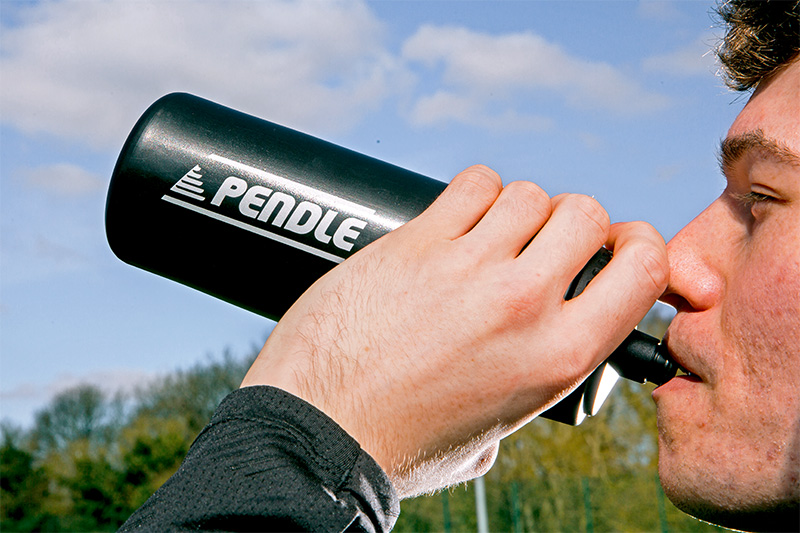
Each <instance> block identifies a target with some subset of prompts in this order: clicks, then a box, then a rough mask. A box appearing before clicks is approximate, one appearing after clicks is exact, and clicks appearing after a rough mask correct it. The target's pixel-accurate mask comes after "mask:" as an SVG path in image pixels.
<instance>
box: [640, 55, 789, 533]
mask: <svg viewBox="0 0 800 533" xmlns="http://www.w3.org/2000/svg"><path fill="white" fill-rule="evenodd" d="M722 166H723V170H724V172H725V175H726V178H727V187H726V189H725V191H724V192H723V193H722V195H721V196H720V197H719V198H718V199H717V200H716V201H715V202H714V203H712V204H711V205H710V206H709V207H708V208H707V209H706V210H705V211H704V212H703V213H701V214H700V215H699V216H698V217H697V218H696V219H695V220H694V221H692V222H691V223H690V224H689V225H688V226H686V227H685V228H684V229H683V230H682V231H681V232H680V233H679V234H678V235H677V236H676V237H675V238H674V239H673V240H672V241H671V242H670V243H669V246H668V251H669V260H670V270H671V274H670V276H671V280H670V285H669V287H668V289H667V292H666V293H665V295H664V297H663V299H664V300H665V301H666V302H667V303H669V304H671V305H673V306H675V307H676V309H677V315H676V317H675V319H674V321H673V322H672V325H671V326H670V328H669V332H668V334H667V343H668V346H669V349H670V352H671V353H672V354H673V356H674V357H675V359H676V360H677V361H678V362H679V363H680V364H681V365H682V366H683V367H684V368H686V369H687V371H689V372H691V373H692V374H694V375H695V376H696V377H679V378H676V379H673V380H671V381H670V382H668V383H667V384H665V385H663V386H661V387H659V388H657V389H656V390H655V392H654V393H653V398H654V399H655V401H656V404H657V406H658V427H659V473H660V476H661V481H662V484H663V486H664V490H665V492H666V493H667V495H668V496H669V497H670V499H671V500H672V501H673V502H674V503H675V504H676V505H677V506H678V507H680V508H682V509H684V510H685V511H687V512H689V513H691V514H694V515H696V516H699V517H701V518H705V519H709V520H712V521H716V522H718V523H722V524H723V525H728V526H730V527H740V528H743V529H767V530H777V529H780V528H781V527H782V526H781V524H779V523H778V522H776V520H788V521H789V523H788V524H786V523H785V524H784V525H783V527H788V526H790V525H791V522H794V524H796V523H797V520H798V516H799V515H800V511H799V510H798V506H799V505H800V60H796V61H794V62H793V63H792V64H791V65H790V66H789V67H788V68H786V69H784V70H782V71H780V72H779V73H778V74H777V75H774V76H773V77H771V78H770V79H769V80H768V81H766V82H763V83H762V84H761V85H760V87H759V88H758V90H757V91H756V92H755V94H754V95H753V96H752V97H751V99H750V101H749V102H748V104H747V105H746V106H745V108H744V109H743V110H742V112H741V113H740V114H739V116H738V117H737V119H736V120H735V121H734V123H733V125H732V126H731V128H730V130H729V132H728V135H727V137H726V139H725V141H724V142H723V147H722ZM777 509H780V510H781V514H776V512H775V511H776V510H777ZM794 527H796V525H795V526H794Z"/></svg>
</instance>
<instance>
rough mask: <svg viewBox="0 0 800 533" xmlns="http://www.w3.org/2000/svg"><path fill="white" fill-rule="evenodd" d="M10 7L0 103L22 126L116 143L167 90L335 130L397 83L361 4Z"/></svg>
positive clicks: (0, 58) (117, 1)
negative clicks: (12, 22)
mask: <svg viewBox="0 0 800 533" xmlns="http://www.w3.org/2000/svg"><path fill="white" fill-rule="evenodd" d="M12 5H14V4H12ZM16 6H17V9H18V10H19V12H18V13H14V14H13V15H14V16H13V17H12V16H10V17H8V19H9V20H10V19H14V20H15V23H14V24H13V25H10V24H6V25H5V27H3V31H2V38H1V39H2V40H1V41H0V43H2V47H1V50H0V70H2V72H3V76H4V78H5V80H6V81H5V82H4V84H3V90H2V99H1V100H0V105H1V106H2V116H3V121H5V122H9V123H11V124H13V125H15V126H17V127H18V128H20V129H21V130H23V131H26V132H29V133H30V132H48V133H54V134H56V135H60V136H64V137H68V138H72V139H76V138H77V139H79V140H82V141H89V142H90V143H92V144H93V145H95V146H100V147H117V146H119V145H120V144H121V142H122V141H123V140H124V136H125V134H126V133H127V131H128V130H129V129H130V128H131V127H132V125H133V122H134V121H135V119H136V118H137V116H138V114H139V113H140V112H141V111H142V110H143V109H144V108H145V107H146V106H147V105H148V104H149V103H151V102H152V101H154V100H155V99H156V98H158V97H159V96H161V95H163V94H165V93H168V92H172V91H187V92H194V93H196V94H200V95H202V96H206V97H209V98H212V99H215V100H218V101H221V102H226V103H231V105H234V106H235V107H238V108H241V109H243V110H245V111H247V112H250V113H254V114H258V115H260V116H263V117H264V118H268V119H270V120H273V121H275V122H282V123H284V124H288V125H292V126H294V127H297V128H301V129H312V130H315V131H319V130H324V131H339V130H343V129H346V128H348V127H350V126H352V125H353V124H354V123H356V122H357V121H358V120H359V119H360V118H361V117H362V116H363V115H364V114H365V113H366V112H368V111H369V110H371V109H374V108H376V107H378V106H380V105H381V103H382V102H383V101H384V99H385V98H386V96H387V94H389V93H390V91H392V90H394V89H393V88H394V87H396V86H402V80H401V79H399V78H402V75H401V74H400V73H399V72H400V70H399V68H398V65H397V64H396V62H395V60H394V59H393V58H392V57H391V56H390V55H389V54H387V53H386V52H385V51H384V49H383V48H382V46H381V42H380V40H381V24H380V22H379V21H378V20H377V19H376V18H375V17H374V16H373V14H372V13H371V12H370V11H369V9H368V8H367V7H366V5H365V4H364V3H363V2H362V1H357V0H354V1H333V2H317V1H313V0H308V1H297V2H294V1H291V2H290V1H285V0H269V1H262V2H155V1H149V0H148V1H141V2H128V1H124V0H109V1H105V2H80V1H71V0H67V1H58V2H56V1H44V2H41V3H37V4H27V3H26V4H22V3H20V4H16ZM8 80H13V82H9V81H8Z"/></svg>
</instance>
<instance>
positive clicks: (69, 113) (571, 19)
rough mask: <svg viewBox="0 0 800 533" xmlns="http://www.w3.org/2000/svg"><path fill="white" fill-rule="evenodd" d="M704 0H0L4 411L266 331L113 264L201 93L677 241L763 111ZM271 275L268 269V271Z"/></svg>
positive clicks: (436, 172)
mask: <svg viewBox="0 0 800 533" xmlns="http://www.w3.org/2000/svg"><path fill="white" fill-rule="evenodd" d="M712 7H713V4H712V2H710V1H680V2H657V1H643V2H628V1H613V2H610V1H609V2H607V1H601V0H598V1H585V2H577V1H515V2H512V1H493V2H480V1H470V2H459V1H442V2H428V1H402V2H401V1H393V2H361V1H352V2H351V1H341V2H332V1H331V2H322V1H299V2H284V1H271V0H270V1H260V2H257V1H253V0H250V1H244V0H232V1H227V2H224V1H217V0H208V1H191V0H173V1H167V2H151V1H147V0H143V1H138V2H132V1H117V0H104V1H100V0H84V1H41V2H17V1H13V0H11V1H9V0H0V25H1V26H2V27H1V28H0V416H1V417H2V418H4V419H9V420H12V421H14V422H16V423H20V424H28V423H30V421H31V420H32V414H33V413H34V412H35V410H36V409H37V408H40V407H42V406H43V405H45V404H46V402H47V401H48V400H49V399H50V398H51V397H52V395H53V394H55V393H57V392H58V391H60V390H63V389H64V388H66V387H69V386H73V385H75V384H77V383H80V382H88V383H93V384H96V385H99V386H102V387H104V388H106V389H107V390H109V391H114V390H118V389H120V388H121V389H123V390H126V389H128V390H129V389H130V388H131V387H134V386H136V385H139V384H142V383H146V382H147V380H149V379H153V378H154V377H156V376H158V375H161V374H163V373H165V372H168V371H171V370H174V369H177V368H185V367H188V366H190V365H192V364H194V363H195V362H197V361H200V360H203V359H204V358H207V357H209V356H213V355H218V354H221V353H222V351H223V350H225V349H229V350H230V351H231V352H232V353H233V354H235V355H243V354H245V353H248V352H250V351H251V350H252V349H253V348H254V347H257V346H260V344H261V343H262V342H263V340H264V339H265V338H266V336H267V335H268V332H269V331H270V330H271V328H272V325H273V324H272V323H271V322H269V321H268V320H266V319H263V318H261V317H258V316H255V315H253V314H251V313H248V312H246V311H242V310H240V309H237V308H235V307H233V306H231V305H229V304H226V303H223V302H219V301H216V300H214V299H212V298H210V297H208V296H205V295H203V294H200V293H197V292H195V291H192V290H191V289H187V288H184V287H182V286H180V285H178V284H176V283H174V282H170V281H167V280H164V279H160V278H158V277H156V276H154V275H152V274H149V273H145V272H143V271H139V270H137V269H135V268H133V267H130V266H128V265H126V264H123V263H122V262H120V261H119V260H117V259H116V258H115V257H114V256H113V254H112V253H111V252H110V250H109V249H108V246H107V244H106V241H105V235H104V230H103V212H104V204H105V192H106V188H107V184H108V180H109V177H110V174H111V171H112V169H113V165H114V162H115V160H116V156H117V154H118V152H119V149H120V147H121V146H122V143H123V142H124V140H125V137H126V135H127V133H128V131H129V130H130V128H131V127H132V126H133V124H134V123H135V121H136V119H137V118H138V116H139V114H140V113H141V112H142V111H143V110H144V109H145V108H146V107H147V106H148V105H149V104H150V103H152V102H153V101H154V100H156V99H157V98H158V97H160V96H162V95H164V94H166V93H169V92H173V91H185V92H190V93H194V94H198V95H200V96H203V97H206V98H209V99H211V100H215V101H217V102H219V103H222V104H225V105H228V106H230V107H234V108H236V109H240V110H242V111H245V112H248V113H251V114H254V115H257V116H260V117H263V118H265V119H268V120H271V121H274V122H278V123H281V124H284V125H286V126H289V127H293V128H296V129H300V130H302V131H305V132H307V133H310V134H312V135H315V136H319V137H323V138H325V139H328V140H331V141H333V142H336V143H339V144H342V145H344V146H347V147H349V148H352V149H355V150H358V151H361V152H364V153H367V154H369V155H372V156H375V157H378V158H381V159H384V160H388V161H390V162H392V163H395V164H398V165H400V166H404V167H406V168H410V169H412V170H415V171H418V172H421V173H423V174H427V175H429V176H432V177H436V178H438V179H441V180H445V181H446V180H449V179H450V177H452V176H453V175H454V174H455V173H457V172H458V171H459V170H461V169H463V168H464V167H466V166H468V165H470V164H473V163H484V164H488V165H490V166H492V167H493V168H495V169H496V170H497V171H498V172H500V173H501V175H502V176H503V178H504V180H505V181H507V182H508V181H512V180H520V179H530V180H533V181H536V182H537V183H539V184H540V185H541V186H542V187H544V189H545V190H547V191H548V192H549V193H551V194H557V193H559V192H565V191H571V192H582V193H586V194H591V195H594V196H595V197H597V198H598V199H599V200H600V201H601V202H602V203H603V205H604V206H605V207H606V209H607V210H608V211H609V214H610V215H611V218H612V220H614V221H621V220H646V221H648V222H650V223H652V224H654V225H655V226H656V228H657V229H658V230H659V231H661V233H662V234H663V235H664V237H665V238H666V239H669V238H671V237H672V236H673V235H674V234H675V233H676V232H677V231H678V230H679V229H680V228H681V227H682V226H683V225H684V224H686V223H687V222H688V221H689V220H691V219H692V218H693V217H694V216H695V215H696V214H697V213H699V212H700V211H701V210H702V209H703V208H704V207H705V206H706V205H707V204H708V203H710V202H711V201H712V200H713V199H714V198H715V197H716V196H717V195H718V194H719V192H720V191H721V189H722V184H723V181H722V178H721V177H720V175H719V172H718V170H717V164H716V149H717V146H718V144H719V140H720V139H721V138H722V137H723V136H724V135H725V132H726V130H727V128H728V126H729V125H730V123H731V122H732V120H733V118H734V117H735V115H736V114H737V113H738V111H739V110H740V109H741V107H742V106H743V105H744V102H745V100H744V99H743V98H742V97H741V96H736V95H733V94H731V93H730V92H728V91H727V90H726V89H725V88H724V86H723V84H722V82H721V80H720V79H719V78H718V77H717V76H716V70H717V67H716V66H715V63H714V58H713V54H709V53H708V51H709V49H710V48H712V47H713V45H714V43H715V41H716V37H715V36H716V35H718V34H719V31H720V30H718V29H716V28H715V27H714V21H713V19H712V17H711V16H710V15H709V13H710V10H711V9H712ZM265 275H267V276H268V274H265Z"/></svg>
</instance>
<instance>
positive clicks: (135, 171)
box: [106, 93, 675, 424]
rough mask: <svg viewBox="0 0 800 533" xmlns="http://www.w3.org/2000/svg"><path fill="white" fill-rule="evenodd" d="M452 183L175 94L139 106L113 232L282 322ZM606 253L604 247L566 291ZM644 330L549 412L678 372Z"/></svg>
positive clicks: (568, 416) (149, 259) (157, 265)
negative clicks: (317, 284)
mask: <svg viewBox="0 0 800 533" xmlns="http://www.w3.org/2000/svg"><path fill="white" fill-rule="evenodd" d="M444 188H445V184H444V183H442V182H440V181H436V180H433V179H431V178H428V177H425V176H422V175H420V174H417V173H414V172H411V171H409V170H405V169H402V168H400V167H397V166H394V165H390V164H388V163H385V162H383V161H379V160H377V159H374V158H371V157H368V156H365V155H363V154H359V153H356V152H353V151H351V150H347V149H345V148H342V147H340V146H337V145H334V144H331V143H328V142H325V141H322V140H320V139H317V138H314V137H311V136H309V135H306V134H303V133H300V132H297V131H294V130H291V129H289V128H285V127H282V126H279V125H277V124H273V123H270V122H267V121H265V120H261V119H258V118H255V117H252V116H249V115H246V114H244V113H240V112H237V111H234V110H232V109H229V108H226V107H223V106H221V105H218V104H215V103H213V102H209V101H207V100H204V99H202V98H198V97H196V96H192V95H189V94H182V93H178V94H170V95H167V96H165V97H163V98H161V99H160V100H158V101H157V102H155V103H154V104H153V105H152V106H151V107H150V108H149V109H147V111H145V113H144V114H143V115H142V117H141V118H140V119H139V121H138V123H137V124H136V126H135V127H134V129H133V131H132V132H131V134H130V135H129V137H128V139H127V141H126V142H125V145H124V147H123V149H122V152H121V154H120V156H119V159H118V161H117V164H116V167H115V169H114V174H113V176H112V179H111V184H110V187H109V191H108V199H107V205H106V233H107V236H108V242H109V244H110V246H111V249H112V250H113V251H114V253H115V254H116V255H117V256H118V257H119V258H120V259H122V260H123V261H125V262H127V263H130V264H132V265H135V266H137V267H140V268H142V269H145V270H148V271H150V272H153V273H155V274H158V275H160V276H164V277H167V278H170V279H172V280H175V281H177V282H179V283H182V284H185V285H188V286H190V287H193V288H195V289H198V290H200V291H203V292H205V293H208V294H210V295H212V296H215V297H217V298H221V299H223V300H225V301H228V302H230V303H232V304H234V305H236V306H239V307H243V308H245V309H249V310H250V311H253V312H255V313H258V314H260V315H262V316H265V317H268V318H270V319H274V320H277V319H279V318H280V317H281V315H282V314H283V313H284V312H286V310H287V309H288V308H289V307H290V306H291V305H292V303H293V302H294V301H295V300H296V299H297V298H298V297H299V296H300V295H301V294H302V293H303V292H304V291H305V290H306V289H307V288H308V287H309V286H310V285H311V284H312V283H313V282H314V281H316V280H317V279H318V278H319V277H321V276H322V275H323V274H325V272H327V271H328V270H330V269H331V268H333V267H334V266H336V264H338V263H340V262H342V261H344V260H345V259H346V258H347V257H349V256H350V255H352V254H353V253H355V252H357V251H358V250H360V249H361V248H363V247H364V246H366V245H367V244H369V243H370V242H372V241H374V240H376V239H377V238H379V237H381V236H382V235H384V234H386V233H388V232H389V231H392V230H393V229H395V228H397V227H399V226H400V225H402V224H404V223H406V222H408V221H409V220H411V219H412V218H414V217H415V216H417V215H418V214H420V213H421V212H422V211H423V210H424V209H425V208H426V207H428V206H429V205H430V204H431V203H432V202H433V200H434V199H436V197H437V196H438V195H439V194H440V193H441V192H442V191H443V190H444ZM610 255H611V254H610V252H608V251H607V250H604V249H603V250H601V251H599V252H598V254H596V255H595V257H594V258H593V260H592V262H590V264H589V265H587V267H586V268H585V269H584V270H583V272H582V273H581V274H580V275H579V276H578V277H577V278H576V280H575V281H574V282H573V285H572V287H571V288H570V291H569V292H568V294H567V295H566V298H571V297H573V296H576V295H577V294H579V293H580V291H581V290H583V287H584V286H585V285H586V283H588V282H589V280H590V279H591V278H592V277H594V275H595V274H596V273H597V272H599V270H600V268H602V267H603V266H604V265H605V264H606V263H607V262H608V260H609V259H610ZM642 335H644V334H641V333H638V332H634V334H633V336H632V337H631V338H629V340H628V341H626V343H625V344H623V346H621V347H620V348H618V349H617V351H616V352H615V353H614V354H613V355H612V356H611V358H610V359H609V364H606V363H604V364H602V365H601V366H600V368H598V369H597V370H596V371H595V372H594V373H593V374H592V376H590V378H589V379H587V380H586V382H584V383H583V384H582V385H581V386H580V387H579V388H578V390H576V391H575V392H573V393H572V394H571V395H570V396H569V397H567V398H565V399H564V400H562V401H561V402H560V403H559V404H557V405H556V406H555V407H554V408H553V409H551V410H550V411H547V412H546V413H545V414H544V415H543V416H546V417H548V418H552V419H554V420H559V421H561V422H565V423H568V424H578V423H580V422H581V421H582V420H583V418H584V417H585V416H586V415H591V414H594V412H596V410H597V408H599V404H598V400H599V403H602V400H603V399H605V395H607V393H604V389H605V388H608V390H609V391H610V388H609V387H605V386H604V385H603V383H605V382H608V380H609V379H612V381H611V384H612V385H613V381H615V380H616V377H611V378H609V377H608V376H611V374H620V375H622V376H623V377H630V376H626V375H625V374H626V372H628V370H627V369H630V368H635V367H636V366H637V365H639V366H640V367H641V368H635V371H631V372H629V373H631V374H633V373H635V374H636V376H633V378H634V379H637V380H638V381H642V382H643V381H644V380H645V379H647V380H649V381H654V382H657V383H661V382H664V381H666V380H667V379H669V378H671V377H672V376H673V375H674V374H675V367H674V364H672V363H671V362H670V361H669V360H667V359H666V358H665V357H664V356H663V355H662V354H661V353H659V349H658V347H657V346H658V340H657V339H654V338H652V337H649V336H644V337H642ZM633 337H636V339H633ZM631 339H633V340H631ZM634 340H635V342H634ZM630 344H636V345H637V346H639V348H638V352H637V353H633V354H631V353H629V352H631V350H630V349H629V348H628V345H630ZM610 369H613V372H612V371H611V370H610ZM603 376H606V377H605V378H604V377H603ZM640 378H641V379H640ZM604 394H605V395H604Z"/></svg>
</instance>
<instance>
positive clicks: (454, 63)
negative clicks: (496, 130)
mask: <svg viewBox="0 0 800 533" xmlns="http://www.w3.org/2000/svg"><path fill="white" fill-rule="evenodd" d="M402 56H403V58H404V59H405V60H407V61H409V62H410V63H412V64H413V63H417V64H419V65H421V66H422V67H423V68H425V69H427V70H428V73H434V74H439V75H440V77H441V85H442V86H444V87H446V88H447V91H446V92H445V91H441V92H438V93H436V94H433V95H427V96H423V97H422V98H421V99H420V100H419V102H418V104H417V106H416V108H415V109H414V113H413V117H414V120H415V121H416V122H417V123H418V124H428V123H433V122H436V121H438V120H443V119H445V118H446V119H448V120H456V119H457V120H460V121H462V122H464V123H470V122H471V121H472V120H474V119H473V117H472V114H474V113H476V112H477V113H478V114H481V113H484V114H485V113H488V112H489V111H488V109H490V108H496V107H497V103H498V101H505V102H507V104H508V106H510V107H514V106H519V105H520V103H521V102H524V101H536V100H540V99H542V98H552V97H554V96H555V98H557V99H563V100H564V101H565V102H566V103H567V104H568V105H570V106H572V107H576V108H592V109H598V108H600V109H604V110H606V111H609V112H612V113H615V114H623V115H637V114H642V113H649V112H653V111H658V110H661V109H663V108H665V107H666V106H667V105H668V103H669V102H668V99H667V97H666V96H664V95H661V94H658V93H655V92H651V91H648V90H647V89H645V88H643V87H642V86H641V85H640V84H639V83H638V82H637V81H636V80H634V79H632V78H631V77H629V76H627V75H625V74H624V73H622V72H621V71H619V70H618V69H616V68H614V67H612V66H611V65H608V64H606V63H601V62H591V61H586V60H583V59H580V58H577V57H574V56H571V55H570V54H568V53H567V52H566V51H564V50H563V49H562V48H561V47H560V46H558V45H557V44H554V43H551V42H548V41H547V40H545V39H544V38H542V37H540V36H538V35H535V34H533V33H530V32H526V33H513V34H505V35H497V36H495V35H489V34H486V33H480V32H476V31H472V30H470V29H467V28H461V27H451V26H431V25H428V26H423V27H421V28H420V29H419V30H418V31H417V33H416V34H414V35H413V36H412V37H410V38H409V39H408V40H407V41H406V42H405V44H404V46H403V50H402ZM502 114H503V113H500V114H499V115H496V116H498V117H499V116H501V115H502ZM533 123H534V124H537V125H538V126H539V127H541V125H542V122H541V119H537V120H534V121H533Z"/></svg>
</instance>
